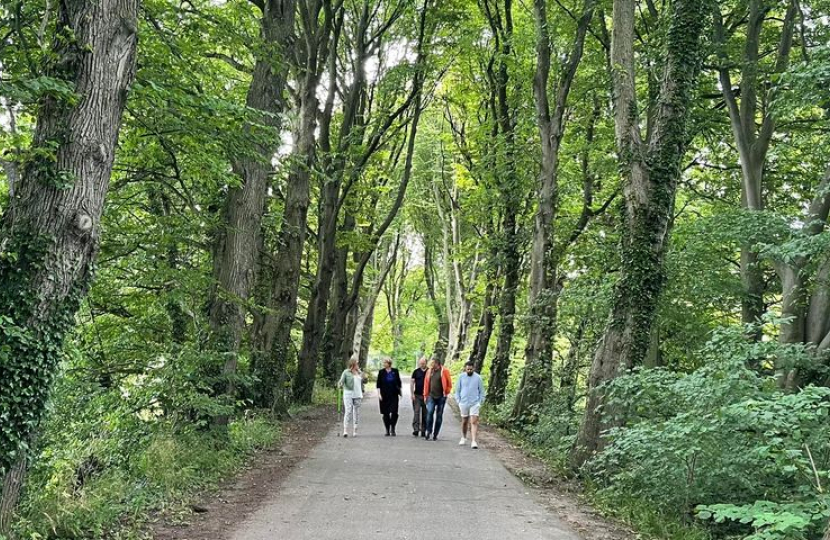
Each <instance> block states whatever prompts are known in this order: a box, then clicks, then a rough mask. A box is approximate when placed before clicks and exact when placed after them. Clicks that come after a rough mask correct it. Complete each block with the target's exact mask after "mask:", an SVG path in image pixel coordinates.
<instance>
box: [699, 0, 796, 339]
mask: <svg viewBox="0 0 830 540" xmlns="http://www.w3.org/2000/svg"><path fill="white" fill-rule="evenodd" d="M720 9H721V8H720V6H719V5H718V6H717V7H715V10H714V12H715V32H714V37H715V43H716V45H717V46H718V47H719V51H718V53H719V56H720V61H721V66H720V67H719V68H718V76H719V79H720V80H719V82H720V86H721V92H722V93H723V97H724V101H725V102H726V106H727V107H726V108H727V111H728V113H729V119H730V124H731V127H732V132H733V135H734V137H735V142H736V147H737V149H738V157H739V161H740V165H741V174H742V182H741V206H742V207H743V208H745V209H747V210H750V211H753V212H760V211H762V210H763V209H764V198H763V182H764V168H765V165H766V158H767V152H768V151H769V147H770V142H771V140H772V135H773V133H774V130H775V116H774V114H773V113H774V111H773V109H772V108H770V107H766V106H762V107H759V105H758V93H759V91H760V90H762V88H763V86H765V85H766V82H762V81H760V80H759V77H758V75H759V73H758V71H759V63H760V59H761V57H760V54H759V49H760V41H761V34H762V31H763V26H764V21H765V20H766V16H767V13H768V12H769V7H768V6H767V5H765V2H764V0H750V1H749V3H748V5H747V7H746V8H744V9H747V17H746V20H747V29H746V41H745V45H744V50H743V62H742V63H741V64H740V65H741V82H740V103H738V96H737V95H736V93H735V91H734V90H733V87H732V78H731V74H730V71H729V67H728V64H729V63H730V62H729V58H728V56H727V52H726V41H727V39H726V30H725V27H724V22H723V16H722V14H721V11H720ZM797 12H798V7H797V3H796V2H795V1H790V2H788V8H787V12H786V15H785V17H784V24H783V27H782V31H781V37H780V40H779V43H778V51H777V57H776V59H775V68H774V69H775V71H776V72H777V73H783V72H784V71H785V70H786V69H787V65H788V64H789V57H790V51H791V50H792V43H793V33H794V28H795V18H796V13H797ZM769 86H770V87H772V85H769ZM769 101H772V100H771V99H770V100H769ZM759 116H760V117H761V123H760V125H759V124H758V122H757V118H758V117H759ZM741 283H742V284H743V289H744V296H743V298H742V299H741V321H742V322H743V323H744V324H757V323H758V322H759V321H760V320H761V317H762V316H763V314H764V311H765V310H766V305H765V303H764V293H765V289H766V286H765V280H764V272H763V269H762V268H761V266H760V257H759V255H758V253H757V252H756V251H754V250H753V248H752V246H751V245H744V246H741ZM753 336H754V338H755V339H756V340H757V339H760V338H761V332H760V329H759V330H757V331H755V332H754V333H753Z"/></svg>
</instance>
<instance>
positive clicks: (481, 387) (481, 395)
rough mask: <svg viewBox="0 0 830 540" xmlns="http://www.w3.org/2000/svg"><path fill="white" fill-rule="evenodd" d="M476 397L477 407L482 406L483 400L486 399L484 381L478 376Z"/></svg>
mask: <svg viewBox="0 0 830 540" xmlns="http://www.w3.org/2000/svg"><path fill="white" fill-rule="evenodd" d="M478 396H479V401H478V404H479V405H484V398H486V397H487V392H486V391H485V390H484V379H482V378H481V376H479V378H478Z"/></svg>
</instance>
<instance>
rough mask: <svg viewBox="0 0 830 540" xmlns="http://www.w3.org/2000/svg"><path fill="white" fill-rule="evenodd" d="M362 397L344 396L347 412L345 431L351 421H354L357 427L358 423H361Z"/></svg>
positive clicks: (344, 418)
mask: <svg viewBox="0 0 830 540" xmlns="http://www.w3.org/2000/svg"><path fill="white" fill-rule="evenodd" d="M362 401H363V400H362V399H361V398H350V397H343V406H344V409H345V412H344V413H343V432H344V433H345V432H346V430H347V429H348V428H349V423H351V422H352V421H354V428H355V429H357V424H359V423H360V403H361V402H362Z"/></svg>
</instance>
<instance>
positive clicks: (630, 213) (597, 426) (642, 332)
mask: <svg viewBox="0 0 830 540" xmlns="http://www.w3.org/2000/svg"><path fill="white" fill-rule="evenodd" d="M635 4H636V2H635V0H615V1H614V9H613V15H612V16H613V24H614V27H613V33H612V42H611V48H612V50H611V65H612V66H613V68H614V70H613V97H614V124H615V137H616V144H617V153H618V155H619V159H620V168H621V174H622V178H623V186H624V196H625V207H624V212H625V214H624V220H625V221H624V231H623V237H622V241H621V252H622V267H621V269H620V276H619V279H618V281H617V284H616V287H615V290H614V299H613V304H612V308H611V314H610V318H609V321H608V323H607V326H606V329H605V333H604V335H603V337H602V340H601V342H600V344H599V347H598V348H597V351H596V353H595V355H594V360H593V364H592V365H591V373H590V376H589V380H588V390H589V396H588V400H587V403H586V406H585V414H584V417H583V421H582V425H581V427H580V430H579V435H578V437H577V440H576V444H575V445H574V448H573V451H572V454H571V460H572V464H573V465H574V466H577V467H578V466H580V465H582V464H583V463H584V462H585V461H587V460H588V459H589V458H590V457H591V456H592V455H593V454H594V452H595V451H596V450H597V449H599V448H601V447H602V432H603V430H604V429H605V428H606V427H607V426H608V424H607V420H606V417H605V416H603V413H605V412H607V411H604V410H603V405H604V403H605V399H604V393H603V389H602V388H601V387H602V385H603V384H604V383H606V382H608V381H610V380H612V379H614V378H615V377H617V376H618V375H620V374H621V373H623V372H625V371H626V370H629V369H631V368H632V367H633V366H635V365H637V364H639V363H641V362H642V360H643V358H644V357H645V356H646V354H647V352H648V349H649V345H650V343H651V327H652V323H653V321H654V315H655V312H656V308H657V301H658V299H659V297H660V292H661V290H662V288H663V282H664V254H665V251H666V246H667V239H668V235H669V223H670V217H671V215H672V209H673V207H674V198H675V194H676V191H677V185H678V180H679V178H680V174H681V169H680V163H681V160H682V159H683V157H684V155H685V153H686V147H687V145H688V140H689V136H688V133H687V129H686V124H687V119H688V117H689V109H690V106H691V98H692V94H693V91H694V88H695V80H696V77H697V75H698V73H699V71H700V64H701V60H702V50H703V47H702V46H701V36H702V34H703V32H704V29H705V27H706V21H707V19H708V15H709V14H710V10H711V7H710V6H709V5H708V4H707V2H701V1H699V0H676V1H675V2H673V3H672V5H671V7H670V9H667V10H666V12H665V13H664V14H665V15H666V16H667V17H669V20H668V32H667V36H666V42H665V46H664V51H663V54H662V58H661V64H662V69H663V75H662V79H661V86H660V90H659V94H658V96H657V99H656V102H655V103H656V105H655V107H656V108H655V110H654V111H653V113H652V114H653V116H654V121H653V128H652V129H651V130H650V131H649V133H648V134H647V138H646V139H645V140H644V139H643V135H642V133H641V131H640V118H639V113H638V108H637V97H636V68H635V57H634V39H635Z"/></svg>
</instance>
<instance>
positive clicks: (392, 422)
mask: <svg viewBox="0 0 830 540" xmlns="http://www.w3.org/2000/svg"><path fill="white" fill-rule="evenodd" d="M383 425H384V426H386V429H387V430H388V429H389V428H392V429H395V426H397V425H398V411H391V412H385V413H383Z"/></svg>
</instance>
